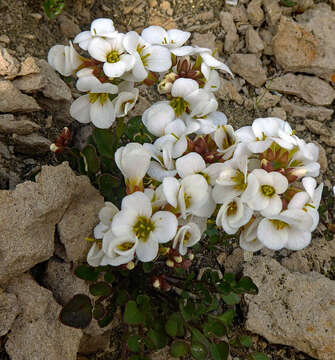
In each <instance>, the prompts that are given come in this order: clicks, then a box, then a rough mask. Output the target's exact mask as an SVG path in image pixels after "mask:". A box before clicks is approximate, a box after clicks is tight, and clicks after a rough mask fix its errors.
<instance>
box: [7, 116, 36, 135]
mask: <svg viewBox="0 0 335 360" xmlns="http://www.w3.org/2000/svg"><path fill="white" fill-rule="evenodd" d="M39 129H40V126H39V125H37V124H36V123H34V122H32V121H30V120H15V118H14V116H13V115H12V114H4V115H0V133H3V134H13V133H16V134H19V135H27V134H31V133H32V132H34V131H37V130H39Z"/></svg>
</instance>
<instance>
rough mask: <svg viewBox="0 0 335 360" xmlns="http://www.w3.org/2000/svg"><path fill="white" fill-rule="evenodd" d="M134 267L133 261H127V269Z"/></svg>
mask: <svg viewBox="0 0 335 360" xmlns="http://www.w3.org/2000/svg"><path fill="white" fill-rule="evenodd" d="M134 267H135V263H134V262H133V261H129V263H128V264H127V266H126V268H127V269H128V270H133V269H134Z"/></svg>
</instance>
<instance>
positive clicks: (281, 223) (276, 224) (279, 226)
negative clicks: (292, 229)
mask: <svg viewBox="0 0 335 360" xmlns="http://www.w3.org/2000/svg"><path fill="white" fill-rule="evenodd" d="M269 221H270V222H271V223H272V224H273V226H274V227H275V228H276V230H282V229H284V228H285V227H286V226H289V225H288V224H287V223H286V222H284V221H281V220H276V219H269Z"/></svg>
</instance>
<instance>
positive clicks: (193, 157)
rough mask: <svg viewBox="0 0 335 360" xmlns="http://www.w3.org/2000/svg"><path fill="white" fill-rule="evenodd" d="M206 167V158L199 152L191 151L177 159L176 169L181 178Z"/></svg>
mask: <svg viewBox="0 0 335 360" xmlns="http://www.w3.org/2000/svg"><path fill="white" fill-rule="evenodd" d="M205 168H206V163H205V161H204V159H203V158H202V157H201V155H199V154H198V153H194V152H192V153H189V154H187V155H184V156H182V157H180V158H179V159H177V161H176V169H177V172H178V174H179V176H180V177H181V178H184V177H186V176H188V175H192V174H196V173H199V172H201V171H203V170H204V169H205Z"/></svg>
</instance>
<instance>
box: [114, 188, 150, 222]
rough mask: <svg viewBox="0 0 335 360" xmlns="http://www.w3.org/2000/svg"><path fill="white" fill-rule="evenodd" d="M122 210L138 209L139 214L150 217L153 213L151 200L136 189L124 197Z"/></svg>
mask: <svg viewBox="0 0 335 360" xmlns="http://www.w3.org/2000/svg"><path fill="white" fill-rule="evenodd" d="M121 210H125V211H128V210H131V211H136V213H137V214H138V216H144V217H147V218H150V217H151V214H152V206H151V202H150V200H149V199H148V197H147V196H146V195H145V194H144V193H142V192H140V191H136V192H134V193H133V194H131V195H128V196H126V197H124V198H123V200H122V203H121Z"/></svg>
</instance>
